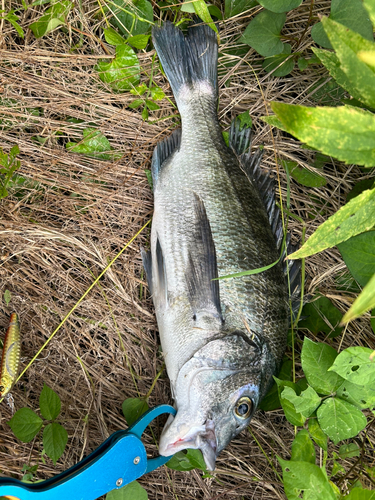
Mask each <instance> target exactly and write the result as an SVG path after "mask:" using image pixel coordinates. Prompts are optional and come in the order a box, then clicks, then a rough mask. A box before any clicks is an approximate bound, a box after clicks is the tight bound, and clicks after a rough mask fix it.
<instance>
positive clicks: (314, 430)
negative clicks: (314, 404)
mask: <svg viewBox="0 0 375 500" xmlns="http://www.w3.org/2000/svg"><path fill="white" fill-rule="evenodd" d="M308 425H309V433H310V436H311V437H312V438H313V440H314V441H315V443H316V444H317V445H318V446H320V447H321V448H322V449H323V450H324V451H327V440H328V438H327V436H326V434H324V432H323V431H322V429H321V428H320V425H319V422H318V419H317V417H316V415H315V416H312V417H310V418H309V422H308Z"/></svg>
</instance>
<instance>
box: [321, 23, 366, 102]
mask: <svg viewBox="0 0 375 500" xmlns="http://www.w3.org/2000/svg"><path fill="white" fill-rule="evenodd" d="M322 22H323V24H324V27H325V29H326V30H327V33H328V34H329V38H330V40H331V43H332V45H333V47H334V49H335V52H336V57H337V59H338V64H339V69H338V70H336V72H337V73H338V74H339V78H340V81H338V83H340V85H342V86H343V87H344V88H346V89H347V90H348V92H350V91H351V90H353V89H355V95H354V94H353V95H354V97H357V96H361V97H358V98H359V100H360V101H362V102H365V103H366V104H367V105H369V106H372V107H375V90H374V87H373V85H374V82H375V73H374V69H373V68H371V67H369V66H368V65H367V64H366V63H365V62H363V61H362V60H361V59H360V57H359V56H360V52H363V51H369V52H371V51H373V50H374V49H375V44H374V43H373V41H368V40H366V39H365V38H363V37H362V36H361V35H358V34H357V33H354V31H350V30H349V29H347V28H345V27H344V26H342V25H341V24H338V23H335V22H334V21H331V20H330V19H326V18H324V19H323V21H322ZM371 40H372V29H371ZM317 55H318V56H319V54H317ZM342 73H343V74H344V76H343V75H342ZM348 82H349V86H350V87H348V88H347V84H348Z"/></svg>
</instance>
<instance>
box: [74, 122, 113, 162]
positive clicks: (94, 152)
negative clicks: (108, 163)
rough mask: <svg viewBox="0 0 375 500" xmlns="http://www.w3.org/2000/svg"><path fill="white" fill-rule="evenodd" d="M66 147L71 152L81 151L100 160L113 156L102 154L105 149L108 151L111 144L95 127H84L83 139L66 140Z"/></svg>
mask: <svg viewBox="0 0 375 500" xmlns="http://www.w3.org/2000/svg"><path fill="white" fill-rule="evenodd" d="M66 148H67V149H68V150H69V151H72V152H73V153H81V154H84V155H86V156H93V157H94V158H101V159H102V160H109V159H111V158H113V156H112V155H109V154H102V153H103V152H105V151H107V152H108V151H110V150H111V149H112V148H111V145H110V143H109V140H108V139H107V138H106V137H105V135H103V134H102V133H101V132H100V130H97V129H95V128H86V129H85V130H84V131H83V139H82V141H81V142H78V143H75V142H68V143H67V144H66Z"/></svg>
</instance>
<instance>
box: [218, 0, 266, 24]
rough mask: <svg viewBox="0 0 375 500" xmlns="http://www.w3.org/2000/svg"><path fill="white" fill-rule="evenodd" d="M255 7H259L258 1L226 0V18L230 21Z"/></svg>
mask: <svg viewBox="0 0 375 500" xmlns="http://www.w3.org/2000/svg"><path fill="white" fill-rule="evenodd" d="M255 5H258V2H257V0H225V10H224V17H225V19H229V18H230V17H234V16H237V15H238V14H241V13H242V12H245V11H246V10H249V9H252V8H253V7H254V6H255Z"/></svg>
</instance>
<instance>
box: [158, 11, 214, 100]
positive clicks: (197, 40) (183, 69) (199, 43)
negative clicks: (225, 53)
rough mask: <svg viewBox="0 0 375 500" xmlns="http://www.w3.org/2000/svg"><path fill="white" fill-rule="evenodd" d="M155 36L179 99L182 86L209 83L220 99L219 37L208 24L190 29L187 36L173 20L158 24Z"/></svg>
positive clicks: (164, 65) (162, 59)
mask: <svg viewBox="0 0 375 500" xmlns="http://www.w3.org/2000/svg"><path fill="white" fill-rule="evenodd" d="M152 39H153V42H154V46H155V48H156V52H157V54H158V56H159V59H160V61H161V64H162V66H163V69H164V71H165V73H166V75H167V78H168V80H169V83H170V84H171V87H172V90H173V94H174V96H175V98H176V100H177V101H178V94H179V92H180V89H181V87H182V86H185V85H187V86H189V87H192V86H194V84H196V83H197V82H209V84H210V86H211V87H212V92H213V93H214V95H215V96H216V99H217V52H218V48H217V37H216V33H215V32H214V31H213V30H212V29H211V28H210V27H209V26H206V25H203V24H201V25H199V26H194V27H191V28H189V30H188V35H187V36H186V37H185V36H184V35H183V33H182V31H181V30H179V29H178V28H176V27H175V26H174V25H173V24H172V23H170V22H168V21H167V22H165V23H164V25H163V26H162V27H161V28H159V27H154V28H153V30H152Z"/></svg>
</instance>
